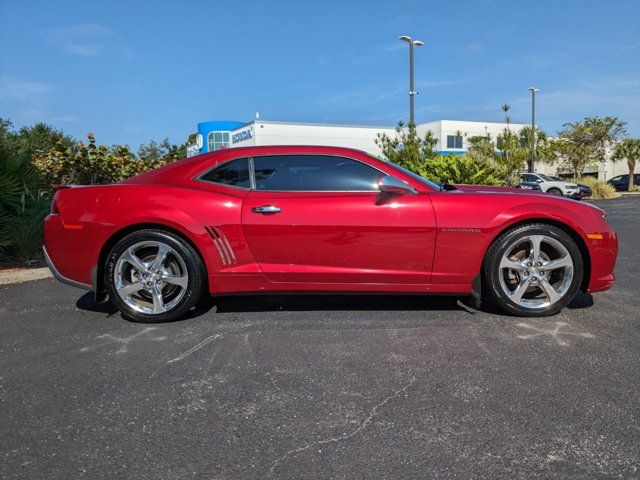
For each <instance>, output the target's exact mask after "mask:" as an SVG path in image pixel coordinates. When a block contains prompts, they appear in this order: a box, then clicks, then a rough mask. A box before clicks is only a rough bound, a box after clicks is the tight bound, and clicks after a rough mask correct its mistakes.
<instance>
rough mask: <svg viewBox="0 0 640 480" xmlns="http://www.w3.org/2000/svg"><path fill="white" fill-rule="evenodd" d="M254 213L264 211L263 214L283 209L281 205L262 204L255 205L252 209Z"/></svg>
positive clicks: (278, 211)
mask: <svg viewBox="0 0 640 480" xmlns="http://www.w3.org/2000/svg"><path fill="white" fill-rule="evenodd" d="M251 211H252V212H253V213H262V214H263V215H268V214H273V213H280V212H281V211H282V209H281V208H280V207H276V206H275V205H261V206H260V207H253V208H252V209H251Z"/></svg>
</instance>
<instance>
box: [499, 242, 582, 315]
mask: <svg viewBox="0 0 640 480" xmlns="http://www.w3.org/2000/svg"><path fill="white" fill-rule="evenodd" d="M499 268H500V272H499V277H500V285H501V287H502V290H503V291H504V293H505V294H506V295H507V297H508V298H509V300H511V301H512V302H513V303H515V304H517V305H518V306H520V307H524V308H534V309H537V308H545V307H549V306H551V305H554V304H555V303H557V302H558V301H559V300H561V299H562V298H563V297H564V295H565V294H566V293H567V291H568V290H569V288H570V287H571V282H572V280H573V274H574V269H573V260H572V259H571V255H570V254H569V251H568V250H567V248H566V247H565V246H564V245H563V244H562V243H561V242H560V241H558V240H556V239H555V238H552V237H549V236H547V235H529V236H527V237H524V238H521V239H518V240H516V241H515V242H513V243H512V244H511V245H509V247H508V248H507V249H506V251H505V253H504V255H503V256H502V259H501V260H500V267H499Z"/></svg>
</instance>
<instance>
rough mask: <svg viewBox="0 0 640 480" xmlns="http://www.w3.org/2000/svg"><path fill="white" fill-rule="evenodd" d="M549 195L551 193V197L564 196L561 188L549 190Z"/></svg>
mask: <svg viewBox="0 0 640 480" xmlns="http://www.w3.org/2000/svg"><path fill="white" fill-rule="evenodd" d="M547 193H550V194H551V195H562V190H560V189H559V188H550V189H549V190H547Z"/></svg>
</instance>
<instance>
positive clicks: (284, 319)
mask: <svg viewBox="0 0 640 480" xmlns="http://www.w3.org/2000/svg"><path fill="white" fill-rule="evenodd" d="M598 205H599V206H601V207H602V208H605V209H606V210H607V211H609V220H610V223H611V224H612V225H613V226H614V228H616V230H617V231H618V233H619V236H620V255H619V258H618V265H617V268H616V275H617V278H618V282H617V284H616V285H615V287H614V288H613V289H612V290H610V291H608V292H605V293H600V294H595V295H593V298H591V297H590V296H587V295H581V296H580V297H579V298H577V299H576V300H575V301H574V302H573V303H572V304H571V306H570V308H567V309H565V310H564V311H563V312H562V313H561V314H559V315H557V316H555V317H551V318H546V319H522V318H516V317H510V316H506V315H501V314H496V313H490V312H480V313H476V314H472V313H469V312H467V311H465V310H464V309H462V308H460V307H459V306H458V305H457V303H456V299H455V298H449V297H405V296H392V297H367V296H351V297H349V296H342V297H328V296H323V297H310V296H304V297H266V298H265V297H255V298H254V297H234V298H221V299H217V300H216V301H215V302H214V304H213V307H212V308H211V309H210V310H208V311H206V312H200V314H199V315H197V316H192V317H191V318H188V319H185V320H182V321H179V322H175V323H169V324H161V325H144V324H136V323H131V322H128V321H125V320H123V319H122V318H121V317H120V315H119V314H117V313H115V312H114V311H112V310H110V309H109V308H105V307H101V306H96V305H94V304H93V303H92V302H91V301H90V296H89V295H85V294H84V292H82V291H80V290H77V289H74V288H71V287H67V286H64V285H62V284H60V283H58V282H56V281H54V280H51V279H45V280H39V281H35V282H29V283H25V284H20V285H11V286H3V287H0V435H1V438H0V478H47V479H55V478H64V479H67V478H92V479H96V478H105V479H114V478H136V479H152V478H153V479H157V478H161V479H192V478H211V479H227V478H242V479H253V478H256V479H258V478H259V479H263V478H391V479H397V478H548V477H550V476H552V475H557V476H562V477H570V478H639V477H640V277H639V276H638V271H640V253H638V252H639V251H640V249H638V245H640V196H635V197H623V198H621V199H617V200H611V201H607V202H600V203H599V204H598ZM216 310H217V311H216Z"/></svg>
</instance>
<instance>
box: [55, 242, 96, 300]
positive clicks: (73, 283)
mask: <svg viewBox="0 0 640 480" xmlns="http://www.w3.org/2000/svg"><path fill="white" fill-rule="evenodd" d="M42 253H43V254H44V261H45V262H46V264H47V267H49V270H51V273H52V274H53V276H54V277H55V278H56V279H57V280H59V281H60V282H62V283H66V284H67V285H71V286H72V287H77V288H82V289H83V290H90V291H94V290H95V289H94V287H93V286H91V285H87V284H86V283H81V282H77V281H76V280H72V279H70V278H67V277H65V276H64V275H62V274H61V273H60V272H59V271H58V269H57V268H56V266H55V265H54V264H53V261H52V260H51V257H49V254H48V253H47V247H45V246H44V245H43V246H42Z"/></svg>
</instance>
